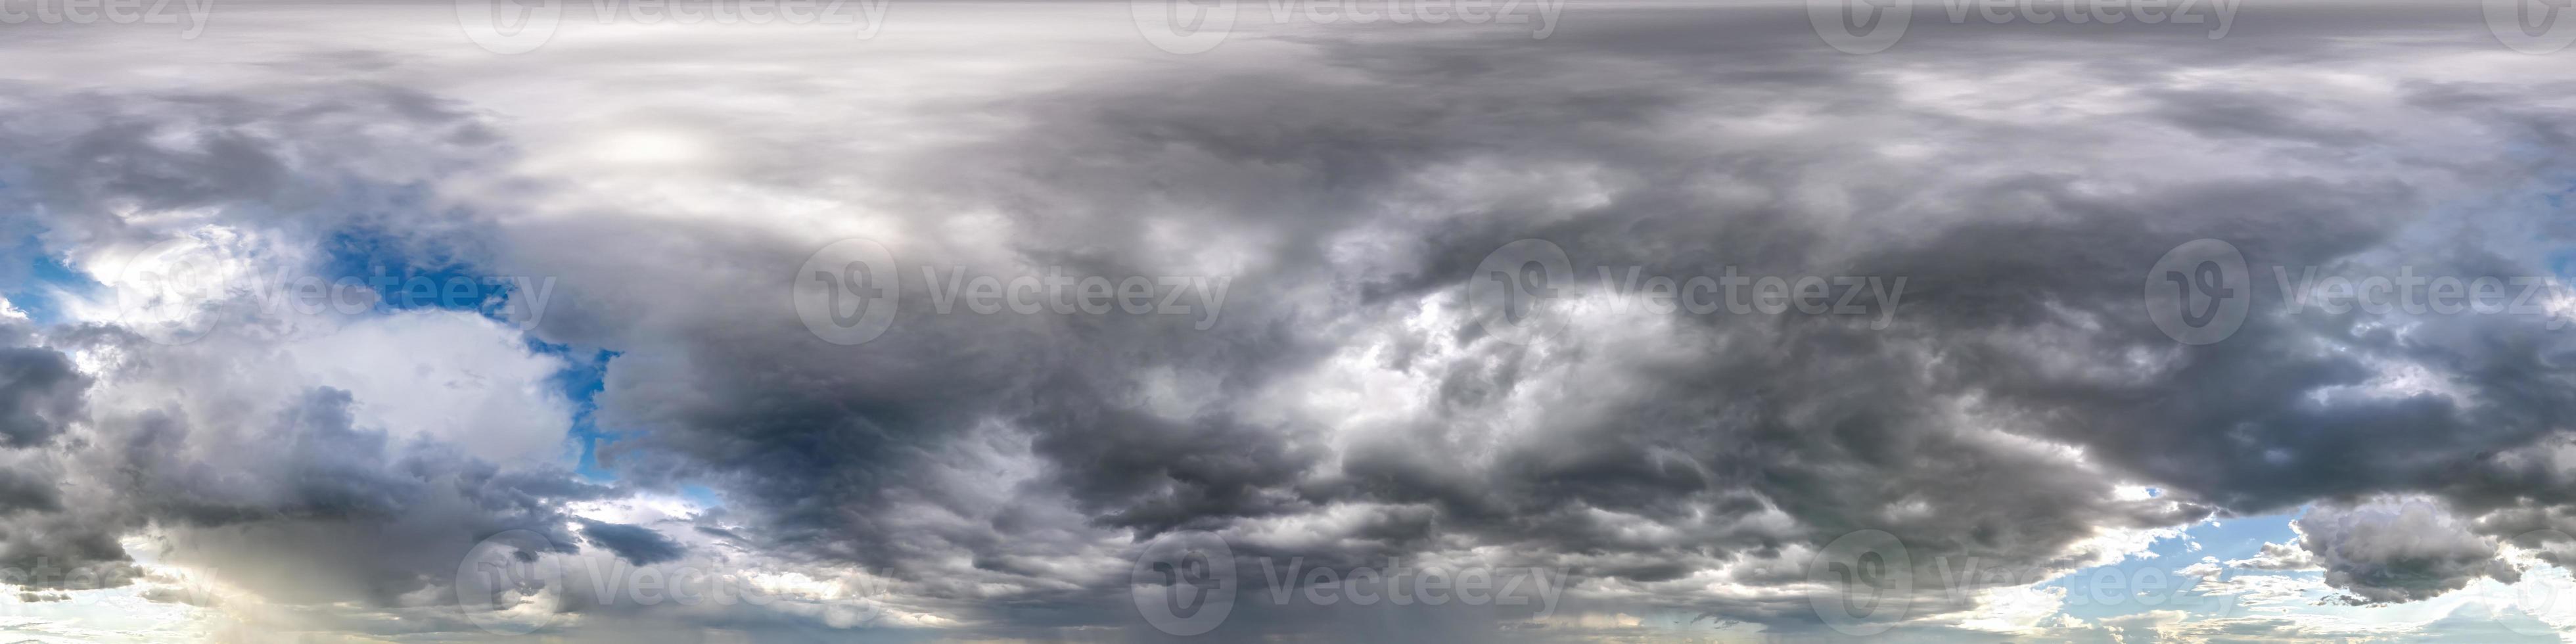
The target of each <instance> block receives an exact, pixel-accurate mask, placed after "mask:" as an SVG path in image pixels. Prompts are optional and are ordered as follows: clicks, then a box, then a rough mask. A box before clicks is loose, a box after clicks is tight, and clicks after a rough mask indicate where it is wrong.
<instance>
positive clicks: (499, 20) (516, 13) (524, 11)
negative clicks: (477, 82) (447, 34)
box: [456, 0, 563, 54]
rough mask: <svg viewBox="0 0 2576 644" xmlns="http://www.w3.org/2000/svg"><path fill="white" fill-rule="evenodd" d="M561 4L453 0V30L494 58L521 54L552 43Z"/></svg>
mask: <svg viewBox="0 0 2576 644" xmlns="http://www.w3.org/2000/svg"><path fill="white" fill-rule="evenodd" d="M562 22H563V0H456V26H457V27H458V28H461V29H464V30H465V37H466V38H467V39H470V40H473V41H474V44H475V45H477V46H480V47H482V48H483V50H484V51H489V52H492V53H495V54H524V53H528V52H532V51H536V50H537V48H538V47H544V46H546V43H547V42H549V41H552V40H554V38H555V27H556V26H557V25H559V24H561V23H562Z"/></svg>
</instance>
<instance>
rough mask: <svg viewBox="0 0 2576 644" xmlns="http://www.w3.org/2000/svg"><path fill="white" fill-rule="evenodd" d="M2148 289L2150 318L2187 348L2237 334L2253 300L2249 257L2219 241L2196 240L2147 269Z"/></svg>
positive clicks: (2233, 246) (2148, 315)
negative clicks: (2248, 268)
mask: <svg viewBox="0 0 2576 644" xmlns="http://www.w3.org/2000/svg"><path fill="white" fill-rule="evenodd" d="M2146 288H2147V290H2146V298H2147V318H2148V319H2150V320H2154V321H2155V323H2156V328H2157V329H2159V330H2162V331H2164V332H2165V336H2166V337H2170V338H2173V339H2174V341H2175V342H2180V343H2183V344H2210V343H2214V342H2217V341H2220V340H2225V339H2227V336H2230V335H2235V334H2236V329H2237V327H2241V326H2244V325H2245V312H2246V310H2247V309H2249V308H2251V307H2252V305H2253V302H2254V282H2253V278H2252V275H2251V274H2250V273H2248V272H2246V270H2245V254H2244V253H2241V252H2237V250H2236V245H2235V244H2230V243H2227V242H2224V241H2219V240H2216V239H2194V240H2191V241H2188V242H2184V243H2183V245H2181V246H2175V247H2174V249H2173V250H2170V251H2166V252H2165V256H2164V257H2163V258H2161V259H2157V260H2156V265H2155V266H2153V267H2151V268H2148V269H2147V286H2146Z"/></svg>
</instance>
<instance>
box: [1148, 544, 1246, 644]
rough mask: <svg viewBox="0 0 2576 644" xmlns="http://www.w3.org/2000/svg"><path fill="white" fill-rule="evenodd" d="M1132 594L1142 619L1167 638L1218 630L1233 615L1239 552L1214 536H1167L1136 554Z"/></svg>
mask: <svg viewBox="0 0 2576 644" xmlns="http://www.w3.org/2000/svg"><path fill="white" fill-rule="evenodd" d="M1127 590H1128V593H1129V594H1131V595H1133V596H1134V598H1135V600H1136V612H1137V614H1140V615H1143V616H1144V617H1145V623H1147V624H1152V625H1153V626H1154V630H1158V631H1162V632H1163V634H1165V635H1171V636H1174V637H1189V636H1192V635H1198V634H1201V633H1206V632H1208V631H1213V630H1216V627H1217V626H1218V625H1220V624H1224V623H1225V617H1226V615H1227V614H1229V613H1232V612H1234V596H1235V591H1236V585H1235V571H1234V550H1233V549H1232V548H1228V547H1227V546H1226V545H1225V539H1223V538H1220V537H1218V536H1216V533H1213V532H1207V531H1204V530H1184V531H1180V532H1167V533H1164V534H1163V536H1160V537H1155V538H1154V540H1153V541H1152V542H1150V543H1147V544H1145V550H1144V551H1143V552H1139V553H1137V555H1136V567H1135V568H1134V569H1133V570H1131V571H1129V584H1128V586H1127Z"/></svg>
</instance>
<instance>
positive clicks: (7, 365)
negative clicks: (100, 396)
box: [0, 321, 89, 448]
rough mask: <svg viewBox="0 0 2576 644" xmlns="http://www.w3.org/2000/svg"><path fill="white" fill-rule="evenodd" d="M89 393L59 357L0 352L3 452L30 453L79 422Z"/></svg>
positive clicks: (36, 350)
mask: <svg viewBox="0 0 2576 644" xmlns="http://www.w3.org/2000/svg"><path fill="white" fill-rule="evenodd" d="M0 324H6V322H5V321H0ZM88 387H89V378H87V377H85V376H82V375H81V374H80V372H79V371H77V370H75V369H73V368H72V362H71V359H70V358H67V357H65V356H63V354H62V353H61V352H59V351H54V350H51V349H45V348H41V347H0V448H9V447H21V448H23V447H32V446H35V445H40V444H43V443H45V442H46V441H48V440H51V439H52V438H53V437H54V436H55V435H58V434H61V433H63V430H64V429H65V428H66V427H67V426H69V425H70V424H71V422H72V421H73V420H75V419H76V418H78V417H79V415H80V413H81V400H82V393H83V391H84V390H86V389H87V388H88Z"/></svg>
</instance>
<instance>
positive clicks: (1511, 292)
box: [1467, 239, 1574, 345]
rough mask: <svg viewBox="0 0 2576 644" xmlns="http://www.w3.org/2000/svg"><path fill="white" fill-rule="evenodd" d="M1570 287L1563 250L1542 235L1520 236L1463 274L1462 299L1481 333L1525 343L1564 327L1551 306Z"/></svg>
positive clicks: (1569, 269) (1569, 266)
mask: <svg viewBox="0 0 2576 644" xmlns="http://www.w3.org/2000/svg"><path fill="white" fill-rule="evenodd" d="M1573 287H1574V263H1573V262H1572V261H1570V260H1568V259H1566V256H1565V249H1564V248H1559V247H1557V245H1556V243H1555V242H1551V241H1548V240H1544V239H1523V240H1520V241H1516V242H1512V243H1509V244H1504V245H1503V247H1502V248H1497V249H1494V252H1491V253H1486V254H1485V260H1484V261H1482V262H1477V263H1476V274H1475V275H1471V276H1468V278H1467V302H1468V304H1469V305H1470V306H1472V307H1474V310H1475V315H1476V317H1477V318H1478V320H1479V321H1481V322H1482V323H1483V324H1484V325H1485V332H1486V333H1489V334H1492V335H1493V336H1494V337H1496V338H1499V339H1501V340H1502V341H1504V342H1509V343H1512V344H1522V345H1525V344H1529V343H1531V342H1536V341H1538V339H1540V338H1543V337H1547V336H1549V335H1553V334H1555V333H1556V332H1557V331H1558V330H1560V329H1563V328H1565V321H1566V320H1565V316H1564V315H1562V313H1563V312H1562V311H1557V310H1555V309H1556V307H1557V306H1558V305H1559V304H1560V303H1562V301H1563V298H1564V297H1565V295H1566V293H1565V291H1566V290H1567V289H1570V288H1573Z"/></svg>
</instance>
